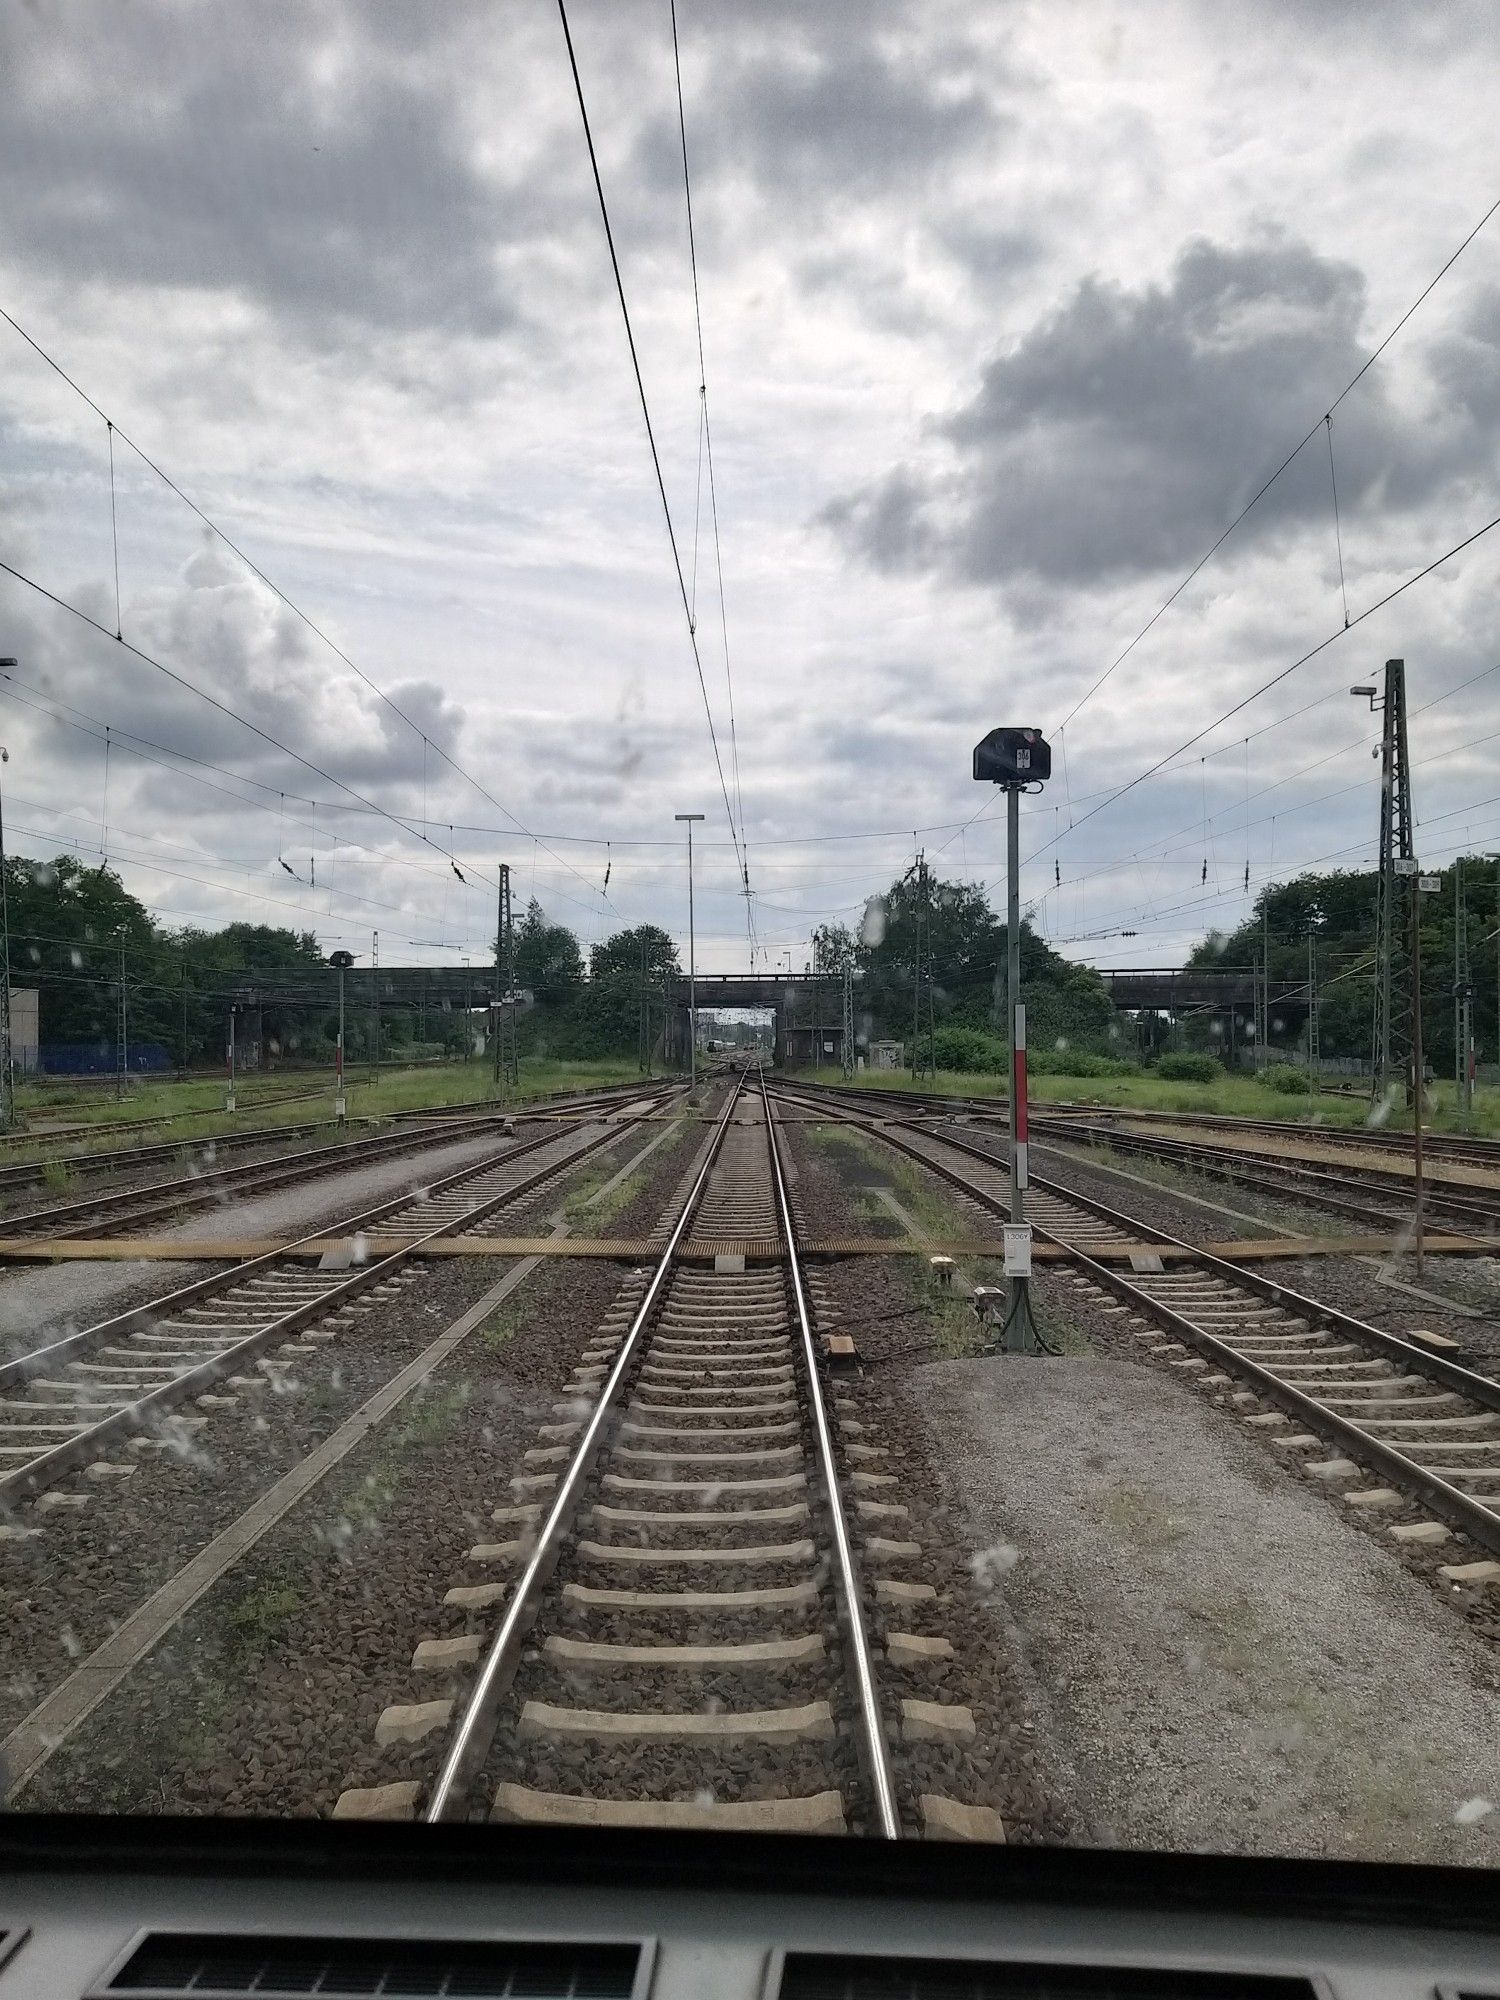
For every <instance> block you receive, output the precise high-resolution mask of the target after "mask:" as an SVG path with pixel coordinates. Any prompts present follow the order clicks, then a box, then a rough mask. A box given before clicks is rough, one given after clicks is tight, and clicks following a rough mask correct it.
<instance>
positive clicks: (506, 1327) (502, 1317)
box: [475, 1298, 526, 1354]
mask: <svg viewBox="0 0 1500 2000" xmlns="http://www.w3.org/2000/svg"><path fill="white" fill-rule="evenodd" d="M525 1317H526V1313H525V1310H524V1309H523V1307H522V1305H521V1302H520V1301H519V1300H518V1299H514V1298H510V1299H506V1300H505V1301H504V1302H503V1303H502V1304H500V1305H498V1306H496V1308H495V1310H494V1311H493V1312H492V1313H491V1314H490V1316H489V1318H488V1319H487V1320H485V1322H484V1323H483V1325H482V1326H480V1327H478V1328H477V1329H476V1334H475V1337H476V1339H477V1340H478V1342H479V1344H480V1346H481V1347H484V1348H487V1349H488V1350H489V1352H490V1353H491V1354H498V1353H499V1352H500V1350H501V1349H502V1348H504V1347H508V1346H509V1345H510V1343H511V1342H512V1341H513V1340H514V1339H515V1337H516V1335H517V1334H518V1333H519V1332H520V1330H521V1321H522V1320H523V1319H524V1318H525Z"/></svg>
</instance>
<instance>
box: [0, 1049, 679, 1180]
mask: <svg viewBox="0 0 1500 2000" xmlns="http://www.w3.org/2000/svg"><path fill="white" fill-rule="evenodd" d="M638 1076H639V1071H638V1069H637V1067H636V1063H635V1058H634V1057H633V1056H632V1057H630V1058H628V1059H627V1058H625V1057H619V1058H609V1059H607V1060H602V1061H598V1062H556V1061H552V1060H550V1059H545V1058H541V1057H536V1058H532V1059H530V1060H526V1059H523V1060H522V1063H521V1081H520V1084H519V1087H518V1088H517V1089H515V1090H502V1091H501V1092H500V1093H499V1095H498V1098H497V1095H496V1092H495V1089H494V1079H493V1075H492V1072H491V1070H490V1067H489V1064H488V1063H487V1062H485V1061H482V1060H480V1059H478V1058H475V1059H474V1060H473V1061H471V1062H445V1063H429V1064H422V1065H420V1066H413V1067H411V1068H407V1069H383V1070H381V1072H380V1074H379V1076H378V1078H377V1079H376V1080H375V1081H374V1082H371V1080H370V1078H369V1074H368V1072H365V1073H363V1074H359V1073H356V1072H353V1071H351V1073H350V1075H349V1076H348V1078H347V1080H346V1092H347V1095H348V1099H349V1115H350V1117H351V1118H387V1117H390V1116H391V1115H392V1114H393V1113H395V1112H398V1111H421V1110H427V1109H433V1110H437V1109H440V1108H442V1107H443V1106H445V1105H452V1104H465V1103H469V1102H472V1101H475V1100H479V1101H482V1102H499V1103H503V1104H507V1105H519V1104H525V1103H527V1102H529V1101H531V1100H532V1099H534V1098H537V1097H543V1096H546V1095H547V1094H548V1093H549V1092H552V1091H564V1090H587V1089H590V1088H593V1087H597V1086H600V1085H604V1084H612V1083H630V1082H634V1081H635V1080H636V1079H637V1077H638ZM235 1097H236V1102H237V1105H238V1109H237V1110H236V1111H235V1112H234V1113H233V1115H231V1114H230V1113H228V1112H226V1111H225V1109H224V1084H223V1082H222V1081H221V1080H219V1079H217V1078H203V1077H198V1078H192V1079H189V1080H188V1081H186V1082H178V1081H177V1080H175V1079H167V1080H153V1081H151V1082H141V1081H134V1080H133V1081H132V1082H131V1083H130V1085H129V1086H128V1088H127V1089H126V1091H125V1093H124V1095H123V1096H122V1097H119V1098H116V1097H115V1096H114V1095H113V1089H112V1086H111V1085H110V1084H109V1083H102V1084H88V1083H82V1082H76V1081H64V1080H55V1081H44V1082H41V1083H31V1084H23V1085H21V1086H20V1087H19V1088H18V1090H17V1092H16V1099H17V1109H18V1112H19V1113H20V1115H21V1117H22V1118H23V1119H30V1120H33V1121H37V1122H38V1123H39V1124H41V1125H42V1127H43V1129H37V1130H34V1131H32V1132H31V1133H30V1134H28V1135H27V1136H26V1137H25V1138H20V1139H17V1140H16V1141H15V1142H13V1143H12V1144H10V1145H8V1146H7V1147H5V1149H4V1152H3V1157H4V1158H5V1159H6V1160H25V1159H34V1158H36V1157H38V1156H39V1155H40V1154H41V1153H44V1152H49V1151H56V1150H57V1149H58V1148H65V1149H66V1150H68V1151H69V1152H72V1151H78V1152H88V1151H91V1150H93V1149H94V1148H96V1147H98V1148H102V1149H104V1150H106V1151H107V1150H109V1149H111V1148H113V1147H117V1146H120V1145H123V1144H125V1143H127V1136H126V1135H125V1134H123V1133H121V1132H119V1131H118V1130H116V1129H115V1128H116V1127H118V1126H119V1125H120V1124H122V1123H129V1124H132V1125H135V1126H137V1129H135V1130H133V1131H131V1132H130V1134H129V1135H128V1143H129V1144H131V1145H132V1146H136V1145H140V1146H147V1145H151V1144H153V1143H155V1142H156V1141H159V1140H164V1139H174V1138H181V1137H182V1136H183V1132H184V1130H186V1131H187V1132H188V1133H190V1135H191V1139H193V1140H197V1139H200V1138H210V1137H213V1136H214V1135H215V1134H217V1133H220V1132H234V1131H238V1130H241V1129H243V1127H244V1126H245V1125H247V1124H250V1125H265V1126H267V1127H275V1126H279V1125H302V1124H320V1125H322V1124H326V1125H328V1126H330V1127H331V1126H332V1124H333V1075H332V1072H331V1070H330V1071H322V1070H305V1071H298V1070H281V1071H278V1072H277V1073H276V1074H275V1075H274V1076H260V1077H255V1076H251V1077H240V1078H239V1079H237V1081H236V1084H235ZM142 1119H144V1120H147V1121H149V1122H148V1123H147V1124H145V1125H144V1126H139V1125H138V1121H140V1120H142ZM172 1119H185V1120H187V1121H188V1123H187V1125H186V1127H185V1128H184V1127H174V1126H172V1125H170V1124H169V1123H168V1122H167V1121H169V1120H172Z"/></svg>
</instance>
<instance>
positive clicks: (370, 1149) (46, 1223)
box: [3, 1116, 495, 1237]
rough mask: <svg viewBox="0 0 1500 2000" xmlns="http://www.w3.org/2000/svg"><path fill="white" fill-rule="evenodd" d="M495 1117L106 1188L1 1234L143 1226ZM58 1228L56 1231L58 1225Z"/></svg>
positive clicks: (406, 1149) (468, 1133) (472, 1130)
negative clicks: (119, 1220)
mask: <svg viewBox="0 0 1500 2000" xmlns="http://www.w3.org/2000/svg"><path fill="white" fill-rule="evenodd" d="M494 1123H495V1116H491V1117H489V1118H466V1119H464V1120H463V1121H462V1122H461V1123H454V1124H452V1125H436V1126H432V1125H424V1126H421V1127H420V1128H418V1129H416V1130H413V1129H412V1128H411V1127H404V1128H402V1129H401V1130H400V1131H396V1132H382V1133H374V1134H370V1135H367V1136H365V1137H363V1138H357V1139H347V1140H340V1141H336V1142H335V1143H333V1144H332V1145H328V1146H308V1147H305V1148H304V1149H303V1150H302V1151H300V1152H296V1153H283V1154H280V1155H277V1156H274V1157H272V1158H271V1159H267V1160H242V1161H240V1162H239V1163H238V1164H237V1165H235V1166H231V1167H220V1168H215V1169H213V1170H211V1171H209V1172H207V1173H202V1174H189V1175H187V1176H186V1177H185V1178H183V1179H182V1180H174V1181H148V1182H147V1183H146V1184H145V1185H144V1186H142V1187H133V1188H111V1189H109V1190H108V1191H107V1192H105V1193H103V1194H94V1195H85V1196H84V1197H83V1198H82V1199H81V1200H79V1201H70V1202H62V1203H59V1204H58V1205H57V1206H56V1207H53V1208H34V1209H31V1210H30V1211H29V1212H28V1213H27V1214H25V1215H18V1216H15V1217H13V1218H12V1219H11V1220H10V1222H9V1224H8V1226H5V1227H4V1230H3V1233H4V1234H6V1235H11V1236H18V1235H22V1234H25V1235H32V1236H35V1235H41V1236H60V1237H66V1236H78V1235H82V1234H83V1233H85V1231H86V1229H87V1227H88V1223H89V1220H90V1219H91V1218H103V1217H107V1216H109V1215H110V1214H111V1213H112V1212H113V1211H115V1210H117V1209H128V1210H131V1211H132V1213H130V1214H129V1215H127V1216H126V1217H125V1218H124V1221H125V1223H126V1225H127V1226H134V1224H136V1223H137V1222H149V1221H153V1220H155V1219H157V1217H159V1216H161V1215H169V1214H171V1213H172V1211H173V1210H174V1209H178V1208H184V1207H190V1206H196V1205H198V1204H199V1203H206V1202H211V1201H214V1200H216V1199H217V1198H218V1196H219V1195H221V1194H224V1193H231V1194H232V1193H234V1192H236V1191H237V1190H239V1189H241V1188H243V1189H244V1190H245V1191H246V1192H247V1193H251V1194H256V1193H259V1192H261V1191H262V1190H270V1189H272V1188H276V1187H282V1186H285V1185H287V1184H289V1183H291V1182H295V1181H299V1180H308V1179H312V1178H314V1177H315V1176H317V1175H318V1174H321V1173H323V1172H324V1171H325V1170H334V1171H336V1170H338V1169H340V1168H343V1167H362V1166H366V1165H369V1164H372V1163H374V1162H376V1161H379V1160H385V1159H394V1158H399V1157H400V1155H401V1154H402V1153H412V1152H419V1151H420V1150H421V1149H422V1148H423V1147H424V1146H442V1145H448V1144H451V1143H453V1142H454V1141H456V1140H459V1139H463V1138H468V1137H476V1138H477V1137H481V1136H482V1135H483V1133H484V1132H485V1131H486V1130H487V1129H489V1128H490V1127H491V1126H493V1125H494ZM59 1224H61V1225H62V1226H61V1227H59V1226H58V1225H59Z"/></svg>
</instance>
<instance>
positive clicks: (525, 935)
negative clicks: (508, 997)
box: [516, 896, 583, 1003]
mask: <svg viewBox="0 0 1500 2000" xmlns="http://www.w3.org/2000/svg"><path fill="white" fill-rule="evenodd" d="M516 984H517V985H518V986H524V987H529V988H530V990H531V991H532V992H533V993H534V994H535V995H536V997H537V999H538V1001H539V1002H541V1001H545V1002H552V1003H561V1002H564V1001H567V1000H570V999H571V998H572V997H573V995H574V994H575V993H576V992H577V991H578V989H579V987H580V986H582V984H583V953H582V951H581V950H580V949H579V945H578V940H577V938H576V937H574V935H573V933H572V932H571V931H570V930H569V929H568V928H567V926H566V925H565V924H550V923H548V921H547V914H546V911H545V910H543V908H542V906H541V904H540V903H539V902H538V901H537V900H536V898H535V897H534V896H533V897H532V899H531V901H530V902H529V903H528V904H527V905H526V914H525V915H524V916H523V917H522V919H521V921H520V923H518V924H517V925H516Z"/></svg>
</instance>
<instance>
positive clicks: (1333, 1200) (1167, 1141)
mask: <svg viewBox="0 0 1500 2000" xmlns="http://www.w3.org/2000/svg"><path fill="white" fill-rule="evenodd" d="M815 1088H816V1089H817V1090H818V1091H819V1093H820V1095H821V1094H823V1093H824V1092H826V1094H827V1096H828V1098H829V1100H830V1101H831V1102H835V1103H838V1104H841V1105H844V1106H846V1107H848V1108H850V1109H851V1110H854V1111H856V1112H858V1111H864V1112H866V1113H869V1112H871V1111H872V1109H873V1107H872V1106H871V1104H870V1093H868V1092H860V1091H840V1090H837V1089H835V1088H831V1087H829V1086H815ZM893 1098H894V1099H896V1100H898V1103H897V1106H896V1107H895V1108H898V1109H900V1110H903V1111H904V1110H905V1109H906V1106H907V1104H908V1103H910V1104H911V1105H912V1106H913V1107H916V1106H920V1107H921V1110H922V1113H923V1117H924V1119H925V1120H926V1122H927V1123H928V1124H932V1123H939V1124H941V1123H946V1122H948V1121H949V1120H951V1119H952V1118H954V1117H965V1118H969V1119H970V1120H971V1121H975V1122H978V1121H979V1120H980V1119H983V1121H984V1122H986V1123H990V1122H993V1123H994V1124H996V1125H999V1126H1000V1127H1001V1128H1002V1129H1008V1118H1007V1116H1006V1114H1005V1113H1004V1112H1003V1111H1000V1112H997V1111H996V1109H995V1107H994V1106H993V1105H991V1106H990V1107H989V1108H988V1110H987V1111H986V1112H975V1111H973V1110H971V1109H970V1108H969V1106H970V1102H971V1101H970V1100H967V1099H956V1100H954V1099H948V1100H944V1099H942V1098H936V1097H925V1096H915V1097H909V1096H908V1093H905V1092H885V1091H882V1092H881V1093H880V1098H879V1099H877V1103H879V1102H880V1101H882V1100H889V1099H893ZM949 1106H951V1107H954V1108H945V1107H949ZM1153 1115H1154V1114H1153ZM1254 1129H1255V1130H1262V1129H1264V1130H1267V1131H1271V1130H1276V1129H1277V1128H1276V1127H1275V1126H1274V1124H1272V1123H1271V1122H1270V1121H1267V1123H1266V1125H1265V1126H1263V1127H1262V1126H1259V1125H1256V1126H1255V1127H1254ZM1279 1136H1280V1137H1281V1138H1282V1140H1283V1141H1285V1140H1286V1139H1288V1138H1294V1137H1297V1138H1305V1137H1307V1136H1308V1135H1307V1134H1306V1132H1305V1130H1303V1128H1300V1127H1296V1126H1282V1127H1281V1128H1280V1131H1279ZM1327 1136H1328V1135H1327V1134H1326V1132H1319V1134H1318V1135H1317V1137H1318V1143H1319V1145H1321V1144H1322V1143H1323V1141H1324V1139H1325V1137H1327ZM1031 1137H1032V1146H1033V1149H1034V1150H1039V1149H1040V1148H1041V1147H1042V1146H1043V1145H1048V1144H1050V1145H1053V1146H1056V1145H1093V1146H1100V1147H1105V1148H1107V1149H1108V1150H1109V1151H1111V1152H1115V1153H1120V1154H1123V1155H1127V1156H1131V1155H1133V1156H1135V1157H1137V1158H1143V1159H1157V1160H1161V1161H1163V1162H1165V1163H1166V1164H1168V1165H1172V1166H1179V1167H1182V1168H1185V1169H1186V1170H1188V1171H1190V1172H1193V1173H1201V1174H1204V1175H1207V1176H1209V1177H1211V1178H1213V1179H1217V1180H1222V1181H1226V1182H1229V1183H1231V1184H1233V1185H1235V1186H1239V1187H1243V1188H1247V1189H1250V1190H1252V1191H1254V1192H1258V1193H1261V1194H1265V1195H1268V1196H1270V1197H1271V1198H1272V1199H1274V1200H1279V1201H1293V1202H1308V1203H1310V1204H1311V1205H1312V1206H1313V1207H1315V1208H1322V1209H1327V1210H1328V1211H1329V1212H1330V1213H1332V1214H1335V1215H1343V1216H1346V1217H1348V1218H1349V1219H1350V1220H1351V1221H1354V1222H1358V1223H1360V1224H1362V1225H1363V1226H1364V1227H1365V1228H1367V1229H1369V1230H1370V1231H1372V1232H1381V1231H1389V1230H1400V1229H1403V1228H1405V1227H1406V1226H1407V1225H1408V1223H1409V1222H1410V1217H1411V1196H1412V1179H1411V1175H1410V1174H1408V1173H1403V1172H1401V1171H1400V1170H1399V1169H1398V1168H1390V1169H1386V1168H1381V1167H1373V1166H1370V1165H1368V1164H1361V1165H1360V1166H1358V1167H1347V1168H1345V1167H1338V1166H1335V1165H1326V1166H1325V1165H1322V1164H1320V1163H1318V1162H1316V1161H1312V1160H1303V1159H1299V1158H1297V1157H1295V1156H1293V1155H1290V1154H1288V1153H1287V1152H1286V1151H1284V1150H1283V1151H1280V1152H1277V1151H1275V1150H1271V1149H1266V1150H1262V1149H1260V1148H1257V1147H1244V1146H1229V1145H1225V1146H1214V1145H1213V1144H1211V1143H1205V1142H1204V1141H1202V1140H1187V1139H1173V1138H1168V1137H1166V1136H1164V1135H1162V1134H1159V1133H1146V1132H1137V1131H1133V1130H1127V1129H1123V1128H1122V1127H1121V1126H1120V1125H1119V1124H1117V1123H1115V1122H1112V1121H1108V1120H1102V1119H1100V1118H1098V1117H1086V1116H1084V1115H1082V1114H1080V1113H1077V1112H1070V1113H1068V1114H1067V1115H1066V1116H1062V1117H1059V1116H1057V1115H1056V1114H1055V1113H1053V1112H1051V1111H1048V1112H1046V1113H1043V1114H1041V1115H1037V1114H1035V1113H1033V1115H1032V1119H1031ZM1356 1143H1357V1142H1356ZM1390 1150H1392V1156H1393V1157H1396V1158H1399V1157H1400V1153H1399V1148H1397V1149H1390ZM1449 1163H1451V1164H1469V1163H1470V1162H1469V1161H1468V1159H1467V1156H1454V1157H1453V1158H1452V1159H1451V1160H1450V1162H1449ZM1424 1212H1425V1214H1426V1216H1427V1218H1428V1221H1429V1223H1432V1222H1437V1223H1442V1224H1444V1225H1446V1226H1447V1227H1449V1228H1452V1229H1456V1230H1458V1231H1460V1232H1462V1233H1464V1234H1467V1235H1471V1236H1474V1237H1476V1238H1479V1239H1484V1240H1487V1239H1490V1238H1493V1237H1495V1236H1497V1235H1500V1188H1496V1189H1494V1190H1490V1189H1487V1188H1484V1187H1481V1186H1469V1185H1460V1184H1457V1183H1454V1182H1448V1181H1444V1180H1441V1179H1434V1178H1432V1177H1431V1175H1429V1176H1428V1178H1427V1180H1426V1183H1425V1189H1424Z"/></svg>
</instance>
